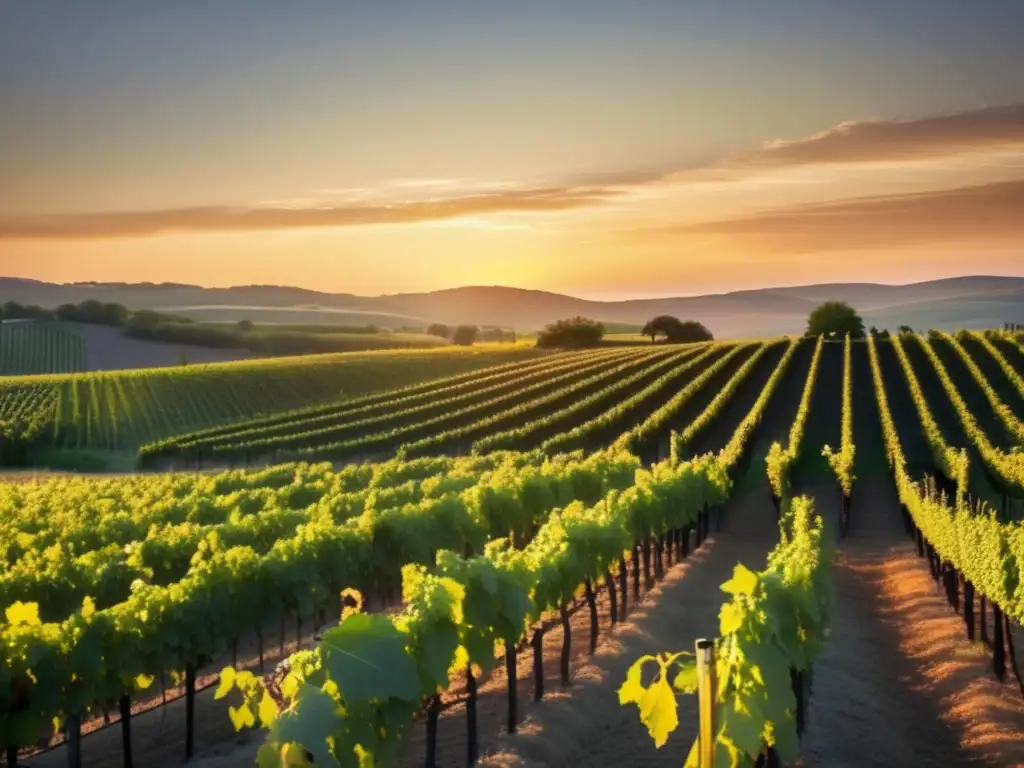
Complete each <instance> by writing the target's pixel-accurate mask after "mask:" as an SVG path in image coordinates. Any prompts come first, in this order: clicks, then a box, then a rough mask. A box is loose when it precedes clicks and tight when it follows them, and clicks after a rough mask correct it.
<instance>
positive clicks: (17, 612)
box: [4, 600, 41, 627]
mask: <svg viewBox="0 0 1024 768" xmlns="http://www.w3.org/2000/svg"><path fill="white" fill-rule="evenodd" d="M4 613H5V614H6V615H7V623H8V624H10V625H11V626H15V627H16V626H18V625H19V624H28V625H29V626H34V625H36V624H40V623H41V622H40V621H39V603H23V602H21V601H20V600H19V601H18V602H15V603H12V604H11V605H9V606H7V610H6V611H5V612H4Z"/></svg>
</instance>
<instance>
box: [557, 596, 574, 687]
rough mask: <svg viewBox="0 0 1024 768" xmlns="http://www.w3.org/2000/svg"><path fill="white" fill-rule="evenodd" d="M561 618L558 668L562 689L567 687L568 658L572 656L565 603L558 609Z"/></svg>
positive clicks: (570, 632)
mask: <svg viewBox="0 0 1024 768" xmlns="http://www.w3.org/2000/svg"><path fill="white" fill-rule="evenodd" d="M559 612H560V614H561V617H562V658H561V663H560V666H559V672H560V673H561V681H560V682H561V684H562V687H563V688H565V687H568V686H569V656H570V655H571V654H572V628H571V627H570V626H569V611H568V610H566V607H565V602H564V601H563V602H562V605H561V607H560V609H559Z"/></svg>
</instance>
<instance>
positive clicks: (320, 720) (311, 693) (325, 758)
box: [272, 614, 383, 768]
mask: <svg viewBox="0 0 1024 768" xmlns="http://www.w3.org/2000/svg"><path fill="white" fill-rule="evenodd" d="M358 615H360V616H362V615H365V614H358ZM378 618H383V617H378ZM351 620H352V618H349V619H348V620H347V621H351ZM341 725H342V717H341V715H340V714H339V713H338V704H337V702H335V701H334V699H332V698H331V697H330V696H328V695H327V694H326V693H324V692H323V691H321V690H320V689H319V688H314V687H313V686H311V685H309V684H308V683H303V684H302V685H301V686H300V688H299V697H298V699H296V701H295V706H294V707H293V708H292V709H291V710H289V711H288V712H285V713H284V714H283V715H281V717H279V718H278V719H277V720H276V721H275V722H274V728H273V731H272V733H273V734H274V738H275V739H276V740H277V741H280V742H284V743H289V742H290V743H294V744H299V745H301V746H302V747H303V748H304V749H306V750H307V751H308V752H310V753H311V754H312V755H313V760H314V763H315V764H316V766H317V768H320V766H338V765H339V763H338V761H337V760H336V759H335V757H334V755H333V754H331V749H330V748H329V747H328V745H327V739H328V738H330V737H331V736H333V735H334V733H335V732H336V731H337V730H338V729H339V728H340V727H341Z"/></svg>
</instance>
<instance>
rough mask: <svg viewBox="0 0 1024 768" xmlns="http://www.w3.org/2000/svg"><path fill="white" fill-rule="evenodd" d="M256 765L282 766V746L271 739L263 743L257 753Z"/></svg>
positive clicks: (261, 767) (264, 767) (266, 767)
mask: <svg viewBox="0 0 1024 768" xmlns="http://www.w3.org/2000/svg"><path fill="white" fill-rule="evenodd" d="M256 765H257V766H259V768H282V766H283V765H284V761H282V760H281V748H280V747H279V746H276V745H275V744H273V743H271V742H269V741H266V742H264V743H263V744H261V745H260V748H259V751H258V752H257V753H256Z"/></svg>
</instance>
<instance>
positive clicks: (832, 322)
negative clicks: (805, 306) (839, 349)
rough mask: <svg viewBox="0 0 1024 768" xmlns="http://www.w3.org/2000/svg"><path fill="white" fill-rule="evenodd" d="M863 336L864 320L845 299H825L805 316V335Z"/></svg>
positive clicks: (860, 337) (856, 337) (858, 337)
mask: <svg viewBox="0 0 1024 768" xmlns="http://www.w3.org/2000/svg"><path fill="white" fill-rule="evenodd" d="M823 334H824V335H826V336H830V337H836V336H840V337H841V336H846V335H849V336H851V337H853V338H855V339H863V338H864V321H863V320H862V319H861V317H860V315H858V314H857V312H856V311H855V310H854V309H853V307H851V306H850V305H849V304H847V303H846V302H845V301H826V302H825V303H824V304H821V305H820V306H818V307H817V308H816V309H814V310H813V311H812V312H811V314H810V315H809V316H808V318H807V335H808V336H820V335H823Z"/></svg>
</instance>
